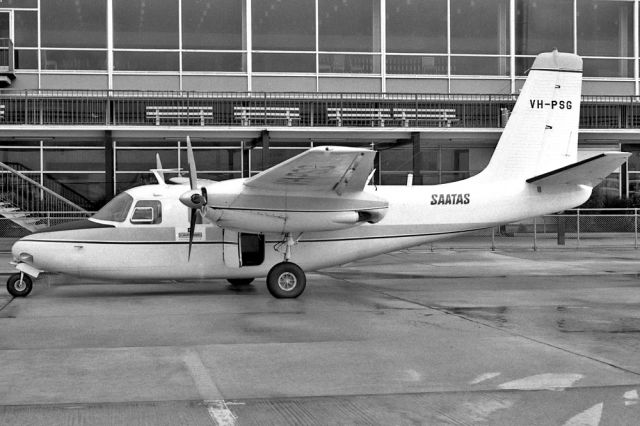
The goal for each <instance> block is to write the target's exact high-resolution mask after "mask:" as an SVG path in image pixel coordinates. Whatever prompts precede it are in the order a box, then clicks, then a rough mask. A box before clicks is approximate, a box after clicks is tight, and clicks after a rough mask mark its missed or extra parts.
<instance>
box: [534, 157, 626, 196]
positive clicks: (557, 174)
mask: <svg viewBox="0 0 640 426" xmlns="http://www.w3.org/2000/svg"><path fill="white" fill-rule="evenodd" d="M630 155H631V154H629V153H628V152H603V153H602V154H599V155H596V156H594V157H591V158H587V159H586V160H582V161H578V162H577V163H573V164H570V165H568V166H565V167H561V168H559V169H556V170H553V171H550V172H548V173H544V174H541V175H538V176H535V177H532V178H530V179H527V183H533V184H536V185H588V186H591V187H594V186H596V185H597V184H599V183H600V182H602V181H603V180H604V178H606V177H607V176H608V175H609V174H611V173H613V172H614V171H615V170H616V169H617V168H618V167H620V165H621V164H623V163H624V162H625V161H626V160H627V158H628V157H629V156H630Z"/></svg>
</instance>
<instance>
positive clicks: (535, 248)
mask: <svg viewBox="0 0 640 426" xmlns="http://www.w3.org/2000/svg"><path fill="white" fill-rule="evenodd" d="M533 251H538V220H537V218H535V217H534V218H533Z"/></svg>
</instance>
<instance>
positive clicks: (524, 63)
mask: <svg viewBox="0 0 640 426" xmlns="http://www.w3.org/2000/svg"><path fill="white" fill-rule="evenodd" d="M535 59H536V58H516V75H527V71H529V70H530V69H531V67H532V66H533V61H535Z"/></svg>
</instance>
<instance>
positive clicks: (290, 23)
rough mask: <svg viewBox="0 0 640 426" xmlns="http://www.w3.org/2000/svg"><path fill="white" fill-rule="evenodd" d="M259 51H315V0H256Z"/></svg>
mask: <svg viewBox="0 0 640 426" xmlns="http://www.w3.org/2000/svg"><path fill="white" fill-rule="evenodd" d="M251 16H252V18H251V25H252V27H253V28H252V31H253V48H254V49H255V50H315V46H316V25H315V22H316V19H315V1H314V0H278V1H272V0H253V2H252V3H251Z"/></svg>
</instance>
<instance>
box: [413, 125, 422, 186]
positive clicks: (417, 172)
mask: <svg viewBox="0 0 640 426" xmlns="http://www.w3.org/2000/svg"><path fill="white" fill-rule="evenodd" d="M411 145H412V147H413V184H414V185H422V172H421V167H422V164H421V162H422V158H421V155H420V152H421V150H420V133H419V132H412V133H411Z"/></svg>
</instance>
